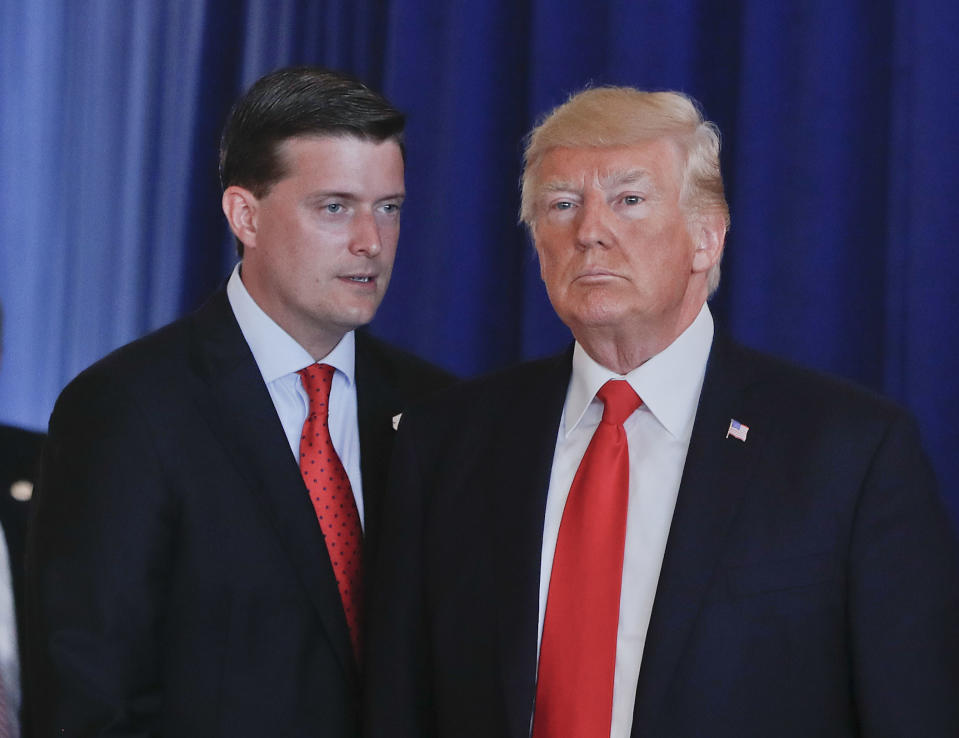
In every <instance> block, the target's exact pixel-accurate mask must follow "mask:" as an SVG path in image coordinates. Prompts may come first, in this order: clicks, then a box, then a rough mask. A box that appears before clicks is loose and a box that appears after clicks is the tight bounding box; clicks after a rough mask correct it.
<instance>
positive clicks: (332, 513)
mask: <svg viewBox="0 0 959 738" xmlns="http://www.w3.org/2000/svg"><path fill="white" fill-rule="evenodd" d="M333 372H334V369H333V367H331V366H329V365H327V364H311V365H310V366H308V367H306V368H305V369H301V370H300V371H299V372H297V374H299V375H300V380H301V381H302V382H303V388H304V389H305V390H306V394H307V397H308V398H309V400H310V410H309V413H308V415H307V417H306V422H304V423H303V435H302V436H300V473H301V474H302V475H303V481H304V482H305V483H306V488H307V489H308V490H309V492H310V500H311V501H312V502H313V509H314V510H315V511H316V518H317V520H318V521H319V523H320V529H321V530H322V531H323V538H324V539H326V550H327V551H328V552H329V554H330V562H331V563H332V564H333V573H334V574H335V575H336V584H337V586H338V587H339V590H340V599H341V600H342V601H343V612H344V613H345V614H346V624H347V625H348V626H349V629H350V639H351V640H352V642H353V651H354V653H355V654H356V659H357V661H359V660H360V654H361V646H362V644H361V638H360V636H361V631H362V622H363V621H362V617H363V529H362V528H361V527H360V515H359V513H358V512H357V509H356V500H355V499H354V497H353V488H352V487H351V486H350V479H349V477H348V476H347V475H346V469H344V468H343V464H342V462H341V461H340V457H339V456H337V455H336V450H335V449H334V448H333V441H332V440H331V439H330V426H329V403H330V388H331V387H332V386H333Z"/></svg>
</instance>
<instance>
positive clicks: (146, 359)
mask: <svg viewBox="0 0 959 738" xmlns="http://www.w3.org/2000/svg"><path fill="white" fill-rule="evenodd" d="M403 127H404V117H403V115H402V114H401V113H400V112H398V111H397V110H396V109H395V108H394V107H393V106H392V105H391V104H390V103H389V102H388V101H387V100H386V99H385V98H383V97H382V96H381V95H380V94H378V93H376V92H374V91H372V90H371V89H369V88H368V87H367V86H366V85H364V84H362V83H361V82H359V81H358V80H356V79H353V78H352V77H349V76H347V75H344V74H340V73H338V72H334V71H330V70H325V69H320V68H313V67H297V68H288V69H282V70H279V71H276V72H273V73H271V74H268V75H266V76H265V77H263V78H262V79H260V80H259V81H257V82H256V83H255V84H254V85H253V86H252V87H251V88H250V89H249V90H248V91H247V92H246V93H245V94H244V95H243V97H242V98H241V99H240V100H239V101H238V102H237V103H236V105H235V106H234V108H233V110H232V112H231V114H230V117H229V120H228V121H227V123H226V127H225V130H224V132H223V137H222V144H221V151H220V173H221V179H222V184H223V198H222V206H223V212H224V213H225V215H226V219H227V221H228V223H229V225H230V228H231V229H232V232H233V234H234V235H235V236H236V239H237V241H238V248H239V252H240V256H241V261H240V263H239V264H238V265H237V267H236V268H235V269H234V271H233V273H232V275H231V276H230V278H229V281H228V282H227V283H226V285H225V287H224V288H222V289H220V290H218V291H217V292H216V293H215V294H214V295H213V296H212V297H211V298H210V299H209V301H208V302H207V303H206V304H205V305H203V306H202V307H200V308H199V310H197V311H196V312H195V313H194V314H192V315H190V316H188V317H186V318H184V319H181V320H179V321H177V322H175V323H173V324H171V325H169V326H167V327H165V328H162V329H160V330H159V331H157V332H156V333H154V334H152V335H149V336H147V337H145V338H143V339H140V340H138V341H135V342H133V343H132V344H130V345H128V346H125V347H123V348H121V349H119V350H118V351H116V352H114V353H113V354H111V355H110V356H108V357H106V358H105V359H103V360H101V361H99V362H97V363H96V364H94V365H93V366H92V367H90V368H89V369H87V370H86V371H84V372H83V373H81V374H80V376H78V377H77V378H76V379H75V380H74V381H73V382H71V383H70V385H69V386H68V387H67V388H66V389H65V390H64V391H63V393H62V394H61V396H60V398H59V399H58V401H57V403H56V406H55V408H54V411H53V414H52V416H51V419H50V427H49V442H48V444H47V446H46V448H45V451H44V454H43V459H42V477H41V480H42V481H41V484H40V485H39V486H38V489H37V493H36V495H35V504H36V516H35V520H34V525H33V528H32V532H31V536H30V541H29V546H28V565H27V586H28V614H29V629H28V636H27V637H28V648H27V652H26V666H27V693H26V699H27V711H28V714H29V718H30V727H31V729H32V731H33V733H32V734H33V735H34V736H36V737H37V738H40V737H47V736H49V737H51V738H52V737H53V736H61V735H67V736H78V735H84V736H120V735H123V736H132V735H144V736H145V735H150V736H169V737H170V738H189V737H192V736H196V737H197V738H208V737H209V736H213V735H229V736H231V737H242V736H249V737H250V738H254V737H255V738H262V737H263V736H307V735H309V736H315V737H317V738H320V737H323V738H327V737H329V738H352V737H353V736H356V735H357V734H358V732H359V723H358V719H359V717H358V716H359V701H360V674H361V673H362V671H363V660H364V644H363V639H362V635H363V613H364V596H365V591H364V589H365V588H364V579H365V577H366V567H365V561H366V559H367V557H368V556H369V555H370V552H371V551H372V549H373V548H374V547H375V541H376V538H377V535H378V530H379V526H380V524H381V517H380V515H381V511H380V501H381V497H382V494H383V491H384V486H385V483H386V472H387V464H388V461H389V458H390V453H391V446H392V440H393V433H394V418H395V417H396V416H398V415H399V414H400V413H401V412H402V411H403V410H404V408H406V406H407V404H408V403H409V402H411V401H413V400H414V399H415V398H418V397H421V396H423V395H426V394H427V393H429V392H431V391H432V390H434V389H437V388H439V387H443V386H445V385H447V384H449V383H450V381H451V378H450V377H449V376H448V375H447V374H446V373H445V372H443V371H441V370H439V369H437V368H435V367H433V366H431V365H429V364H427V363H426V362H424V361H421V360H419V359H417V358H415V357H413V356H411V355H408V354H406V353H403V352H401V351H399V350H397V349H395V348H391V347H390V346H388V345H386V344H384V343H382V342H380V341H378V340H376V339H374V338H373V337H372V336H370V335H368V334H367V333H364V332H363V331H362V330H359V329H360V327H361V326H363V325H364V324H366V323H368V322H369V321H370V320H371V319H372V318H373V316H374V314H375V312H376V310H377V308H378V306H379V305H380V301H381V300H382V299H383V296H384V294H385V293H386V289H387V285H388V284H389V281H390V274H391V270H392V267H393V260H394V257H395V254H396V247H397V240H398V237H399V232H400V211H401V208H402V205H403V199H404V192H405V190H404V154H403Z"/></svg>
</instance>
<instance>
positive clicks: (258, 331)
mask: <svg viewBox="0 0 959 738" xmlns="http://www.w3.org/2000/svg"><path fill="white" fill-rule="evenodd" d="M240 266H241V264H237V265H236V267H234V269H233V273H232V274H231V275H230V279H229V281H228V282H227V283H226V296H227V299H229V301H230V307H231V308H233V314H234V315H235V316H236V322H237V323H239V324H240V330H241V331H242V333H243V338H245V339H246V342H247V344H249V346H250V351H252V352H253V359H254V360H255V361H256V365H257V367H258V368H259V370H260V374H262V375H263V381H264V382H266V383H267V384H270V383H271V382H274V381H276V380H277V379H279V378H280V377H283V376H286V375H287V374H292V373H294V372H297V371H299V370H300V369H302V368H303V367H305V366H309V365H310V364H313V363H314V361H313V357H312V356H310V353H309V352H308V351H307V350H306V349H305V348H303V347H302V346H301V345H300V344H299V343H297V342H296V340H295V339H294V338H293V337H292V336H291V335H290V334H289V333H287V332H286V331H285V330H283V329H282V328H281V327H280V326H279V325H277V323H276V322H275V321H274V320H273V319H272V318H271V317H270V316H269V315H267V314H266V313H265V312H263V309H262V308H261V307H260V306H259V305H257V304H256V301H255V300H254V299H253V298H252V297H251V296H250V293H249V292H248V291H247V289H246V286H245V285H244V284H243V280H242V279H241V278H240ZM354 345H355V337H354V335H353V331H349V332H348V333H346V334H345V335H344V336H343V338H341V339H340V341H339V343H337V344H336V346H334V347H333V350H332V351H330V353H328V354H327V355H326V356H324V357H323V358H322V359H320V360H319V362H316V363H321V364H329V365H330V366H332V367H333V368H334V369H336V370H337V371H339V372H342V373H343V375H344V376H345V377H346V380H347V382H348V383H349V384H351V385H352V384H353V373H354V366H355V363H356V352H355V351H354Z"/></svg>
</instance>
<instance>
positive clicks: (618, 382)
mask: <svg viewBox="0 0 959 738" xmlns="http://www.w3.org/2000/svg"><path fill="white" fill-rule="evenodd" d="M596 396H597V397H598V398H599V399H600V400H602V401H603V421H602V422H604V423H612V424H613V425H622V424H623V423H624V422H625V421H626V418H628V417H629V416H630V415H632V414H633V411H634V410H635V409H636V408H638V407H639V406H640V405H642V404H643V401H642V400H640V399H639V395H637V394H636V391H635V390H634V389H633V388H632V387H630V386H629V382H627V381H626V380H625V379H610V380H609V381H608V382H607V383H606V384H604V385H603V386H602V387H600V388H599V392H597V393H596Z"/></svg>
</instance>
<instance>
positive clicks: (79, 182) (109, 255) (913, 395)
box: [0, 0, 959, 519]
mask: <svg viewBox="0 0 959 738" xmlns="http://www.w3.org/2000/svg"><path fill="white" fill-rule="evenodd" d="M956 28H959V5H957V4H956V3H954V2H947V1H946V0H908V1H907V0H879V1H878V2H864V1H862V0H860V1H852V2H846V3H834V2H825V1H822V0H808V1H800V0H794V1H793V2H777V3H770V2H765V1H764V0H731V1H726V2H718V1H717V0H672V1H670V2H666V1H659V0H638V1H633V2H628V1H627V0H606V1H605V2H600V3H594V4H592V5H591V6H589V7H586V6H584V5H583V4H582V3H572V2H569V1H568V0H520V1H519V2H517V1H516V0H509V1H507V0H489V1H488V2H485V3H466V2H456V1H454V2H449V0H357V1H355V2H349V1H348V0H339V1H328V2H308V1H306V0H246V1H245V2H239V3H237V2H227V1H226V0H203V1H200V0H197V1H195V2H174V3H148V2H127V1H126V0H97V1H93V0H91V1H90V2H84V3H69V2H66V1H65V0H61V1H60V2H54V1H52V0H50V1H43V0H0V64H2V71H3V73H2V74H0V300H2V302H3V304H4V307H5V312H6V326H5V328H6V330H5V334H6V335H5V342H4V349H5V350H4V360H3V365H2V371H0V420H2V421H4V422H10V423H16V424H20V425H24V426H28V427H34V428H42V427H43V426H44V425H45V423H46V418H47V416H48V414H49V412H50V409H51V407H52V404H53V401H54V399H55V397H56V395H57V393H58V392H59V390H60V389H61V388H62V387H63V385H64V384H65V383H66V382H67V381H68V380H69V379H70V378H71V377H72V376H74V375H75V374H76V373H77V372H78V371H80V370H81V369H82V368H83V367H84V366H86V365H88V364H89V363H91V362H92V361H94V360H95V359H97V358H98V357H100V356H102V355H104V354H105V353H107V352H108V351H110V350H112V349H113V348H115V347H116V346H119V345H120V344H122V343H124V342H126V341H129V340H131V339H132V338H135V337H136V336H138V335H141V334H143V333H145V332H146V331H148V330H150V329H152V328H155V327H157V326H159V325H161V324H162V323H164V322H167V321H169V320H171V319H173V318H174V317H176V316H178V315H180V314H182V313H183V312H185V311H187V310H189V309H190V308H192V307H193V306H195V305H196V304H197V303H198V302H199V301H200V300H202V299H203V297H204V296H205V295H206V294H208V293H209V292H210V291H211V290H212V289H214V288H215V287H216V286H217V285H218V284H219V283H221V282H222V281H223V279H224V278H225V276H226V275H227V274H228V272H229V269H230V267H231V265H232V263H233V261H234V254H233V246H232V242H231V239H230V238H229V237H228V234H227V231H226V227H225V224H224V222H223V218H222V216H221V214H220V209H219V186H218V183H217V176H216V149H217V143H218V141H217V139H218V135H219V130H220V127H221V125H222V123H223V120H224V117H225V115H226V113H227V111H228V109H229V106H230V104H231V103H232V101H233V100H234V99H235V97H236V96H237V95H238V94H239V92H240V91H241V90H242V89H243V88H244V87H246V86H247V85H248V84H250V83H251V82H252V81H253V80H254V79H256V78H257V77H259V76H260V75H262V74H263V73H265V72H267V71H269V70H271V69H273V68H275V67H278V66H283V65H287V64H295V63H318V64H326V65H330V66H334V67H338V68H341V69H346V70H349V71H352V72H354V73H356V74H358V75H359V76H361V77H363V78H365V79H367V80H368V81H370V82H371V83H372V84H373V85H375V86H377V87H380V88H381V89H383V91H384V92H385V93H386V94H387V95H388V96H389V97H391V99H393V101H394V102H396V103H397V105H399V106H400V107H401V108H403V109H404V110H405V111H406V112H407V113H408V118H409V127H408V154H409V156H408V162H409V163H408V169H407V188H408V193H409V197H408V203H407V206H406V208H405V209H404V224H403V234H402V236H401V240H400V251H399V256H398V262H397V266H396V270H395V275H394V281H393V285H392V286H391V289H390V293H389V295H388V296H387V299H386V301H385V302H384V305H383V307H382V309H381V311H380V314H379V315H378V317H377V319H376V321H375V322H374V326H373V327H374V330H375V331H376V332H377V333H379V334H380V335H382V336H385V337H387V338H388V339H390V340H392V341H394V342H396V343H398V344H401V345H404V346H407V347H409V348H412V349H413V350H415V351H417V352H419V353H421V354H423V355H425V356H427V357H428V358H431V359H433V360H434V361H436V362H438V363H440V364H443V365H444V366H446V367H448V368H451V369H453V370H455V371H457V372H459V373H461V374H464V375H473V374H477V373H480V372H483V371H488V370H493V369H496V368H498V367H502V366H505V365H507V364H510V363H513V362H516V361H519V360H521V359H525V358H530V357H533V356H539V355H542V354H545V353H548V352H551V351H554V350H557V349H558V348H560V347H561V346H563V345H564V344H565V343H566V342H568V341H569V333H568V331H567V330H566V329H565V327H564V326H562V324H561V323H559V321H558V320H557V319H556V317H555V316H554V315H553V312H552V309H551V308H550V306H549V303H548V301H547V300H546V296H545V291H544V290H543V287H542V284H541V281H540V278H539V270H538V265H537V263H536V259H535V255H534V254H533V252H532V248H531V246H530V243H529V240H528V237H527V235H526V234H525V232H524V230H523V228H522V227H521V226H520V225H519V224H518V222H517V210H518V201H519V197H518V178H519V175H520V170H521V156H522V137H523V135H524V134H525V133H526V132H527V131H528V130H529V128H530V127H531V126H532V125H533V123H534V122H535V121H536V119H537V118H538V117H540V116H541V115H542V114H543V113H544V112H546V111H547V110H549V109H550V108H551V107H552V106H554V105H556V104H558V103H560V102H562V101H563V100H564V99H565V98H566V97H567V96H568V95H569V94H570V93H571V92H573V91H575V90H578V89H581V88H582V87H583V86H585V85H588V84H629V85H635V86H639V87H643V88H647V89H679V90H683V91H685V92H688V93H689V94H691V95H693V96H694V97H695V98H697V99H698V100H699V101H700V102H701V103H702V104H703V107H704V109H705V111H706V113H707V115H708V117H710V118H711V119H712V120H714V121H716V122H717V123H718V124H719V126H720V128H721V130H722V132H723V138H724V149H723V165H724V172H725V177H726V183H727V195H728V198H729V200H730V204H731V208H732V220H733V226H732V230H731V231H730V234H729V239H728V242H727V250H726V256H725V258H724V262H723V282H722V285H721V287H720V291H719V293H718V295H717V296H716V298H715V299H714V301H713V310H714V313H715V314H716V317H717V321H718V323H719V324H720V325H721V326H722V327H723V328H724V329H726V330H728V331H729V332H731V333H732V334H733V335H735V336H736V337H738V338H739V339H740V340H742V341H744V342H745V343H747V344H750V345H753V346H756V347H758V348H761V349H765V350H768V351H771V352H773V353H776V354H780V355H783V356H786V357H789V358H792V359H795V360H797V361H800V362H802V363H805V364H807V365H811V366H814V367H818V368H820V369H823V370H827V371H831V372H835V373H838V374H841V375H843V376H846V377H849V378H851V379H853V380H855V381H857V382H860V383H863V384H865V385H867V386H869V387H872V388H874V389H876V390H878V391H880V392H883V393H885V394H887V395H890V396H891V397H893V398H895V399H897V400H898V401H900V402H902V403H903V404H905V405H906V406H908V407H909V408H910V409H911V410H912V411H913V412H914V413H915V414H916V415H917V417H918V418H919V420H920V425H921V429H922V433H923V440H924V443H925V445H926V447H927V449H928V450H929V451H930V454H931V456H932V458H933V461H934V464H935V467H936V470H937V473H938V475H939V478H940V481H941V483H942V485H943V488H944V490H945V491H946V494H947V499H948V502H949V504H950V505H951V507H952V512H953V513H954V514H955V516H956V518H957V519H959V483H957V482H956V479H957V478H959V454H956V452H955V449H956V447H957V442H959V431H957V429H956V423H955V421H954V419H955V418H956V417H957V415H959V389H957V382H956V381H955V375H956V373H957V370H959V358H957V357H959V326H957V321H956V318H957V316H959V300H957V298H956V297H955V294H956V285H957V284H959V255H957V249H956V248H955V241H956V238H955V234H956V233H957V232H959V208H956V207H955V205H954V204H953V202H952V200H953V199H954V197H955V193H956V191H957V188H956V181H957V176H956V172H957V171H959V147H956V146H955V145H953V141H952V138H953V136H952V133H953V129H954V127H955V121H956V120H959V96H957V95H956V94H955V93H954V91H953V87H954V84H953V77H954V75H955V70H956V69H959V50H957V48H956V46H955V44H954V39H953V37H952V36H953V31H954V29H956Z"/></svg>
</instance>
